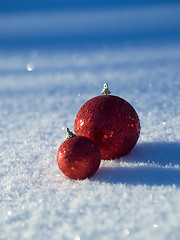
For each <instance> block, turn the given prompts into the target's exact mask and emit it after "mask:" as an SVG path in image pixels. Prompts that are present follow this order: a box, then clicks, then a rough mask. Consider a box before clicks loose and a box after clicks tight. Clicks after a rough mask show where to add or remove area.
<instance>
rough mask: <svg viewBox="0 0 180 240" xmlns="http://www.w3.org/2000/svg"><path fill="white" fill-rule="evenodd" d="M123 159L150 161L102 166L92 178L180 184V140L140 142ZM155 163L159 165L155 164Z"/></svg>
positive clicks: (126, 182)
mask: <svg viewBox="0 0 180 240" xmlns="http://www.w3.org/2000/svg"><path fill="white" fill-rule="evenodd" d="M116 161H119V160H116ZM121 161H126V162H127V163H148V165H145V166H143V165H142V166H125V167H122V166H120V165H119V166H118V167H117V166H116V167H112V166H110V167H107V166H106V167H101V168H100V169H99V171H98V173H97V174H96V175H95V176H94V177H93V178H92V180H93V181H99V182H108V183H112V184H117V183H123V184H130V185H138V184H141V185H144V184H146V185H149V186H153V185H158V186H160V185H173V184H174V185H176V186H180V168H179V167H177V168H175V166H176V165H179V164H180V143H175V142H171V143H170V142H169V143H168V142H164V143H158V142H154V143H140V144H138V145H137V146H136V147H135V149H134V150H133V151H132V152H131V153H130V154H129V155H127V156H125V157H124V158H123V159H122V160H121ZM151 163H155V164H156V165H153V166H152V164H151ZM166 165H168V167H167V168H166ZM171 166H172V167H173V166H174V168H171Z"/></svg>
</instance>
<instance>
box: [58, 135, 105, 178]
mask: <svg viewBox="0 0 180 240" xmlns="http://www.w3.org/2000/svg"><path fill="white" fill-rule="evenodd" d="M100 161H101V156H100V152H99V149H98V147H97V145H96V144H95V143H93V142H92V141H91V140H90V139H88V138H86V137H82V136H75V137H72V138H69V139H67V140H65V141H64V142H63V143H62V144H61V146H60V147H59V150H58V152H57V163H58V166H59V168H60V170H61V171H62V173H63V174H64V175H66V176H67V177H69V178H72V179H85V178H89V177H91V176H93V175H94V174H95V172H96V171H97V170H98V168H99V165H100Z"/></svg>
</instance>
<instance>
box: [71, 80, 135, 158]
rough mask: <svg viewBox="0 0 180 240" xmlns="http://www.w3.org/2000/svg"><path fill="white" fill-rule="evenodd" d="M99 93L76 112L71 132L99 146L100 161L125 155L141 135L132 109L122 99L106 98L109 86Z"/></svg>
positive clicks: (109, 96)
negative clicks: (99, 94)
mask: <svg viewBox="0 0 180 240" xmlns="http://www.w3.org/2000/svg"><path fill="white" fill-rule="evenodd" d="M102 93H105V95H101V96H97V97H94V98H92V99H90V100H89V101H87V102H86V103H85V104H84V105H83V106H82V107H81V109H80V110H79V112H78V113H77V116H76V119H75V123H74V132H75V134H76V135H81V136H85V137H88V138H90V139H91V140H92V141H93V142H95V143H96V144H97V146H98V147H99V150H100V153H101V157H102V159H104V160H105V159H115V158H119V157H122V156H124V155H126V154H128V153H129V152H130V151H131V150H132V149H133V147H134V146H135V144H136V142H137V140H138V138H139V134H140V121H139V117H138V115H137V113H136V111H135V110H134V108H133V107H132V106H131V105H130V104H129V103H128V102H126V101H125V100H124V99H122V98H120V97H117V96H113V95H109V94H110V93H111V92H110V91H109V89H108V84H106V83H105V84H104V89H103V91H102Z"/></svg>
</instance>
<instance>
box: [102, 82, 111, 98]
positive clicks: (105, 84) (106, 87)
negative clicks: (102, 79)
mask: <svg viewBox="0 0 180 240" xmlns="http://www.w3.org/2000/svg"><path fill="white" fill-rule="evenodd" d="M101 93H102V94H105V95H109V94H111V91H110V90H109V88H108V84H107V83H104V86H103V89H102V91H101Z"/></svg>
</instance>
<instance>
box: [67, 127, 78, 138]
mask: <svg viewBox="0 0 180 240" xmlns="http://www.w3.org/2000/svg"><path fill="white" fill-rule="evenodd" d="M66 131H67V133H66V139H69V138H72V137H75V136H76V135H75V134H74V133H73V132H71V131H70V130H69V128H67V129H66Z"/></svg>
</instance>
